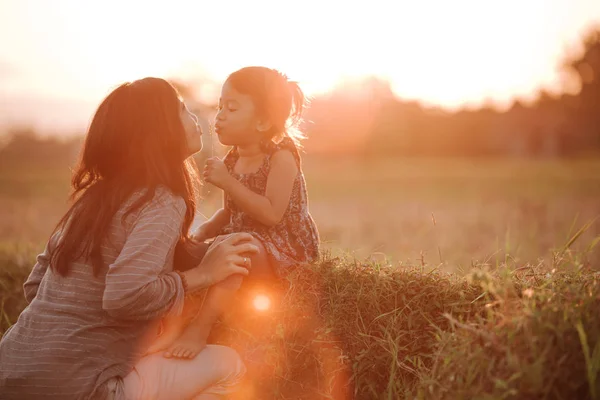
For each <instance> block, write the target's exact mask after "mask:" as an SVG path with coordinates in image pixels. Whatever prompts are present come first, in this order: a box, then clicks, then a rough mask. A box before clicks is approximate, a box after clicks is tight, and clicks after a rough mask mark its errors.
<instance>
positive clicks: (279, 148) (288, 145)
mask: <svg viewBox="0 0 600 400" xmlns="http://www.w3.org/2000/svg"><path fill="white" fill-rule="evenodd" d="M283 151H288V152H290V153H292V155H293V156H294V160H295V161H296V164H298V166H300V164H301V158H300V151H299V150H298V146H296V143H294V141H293V140H292V138H290V137H289V136H286V137H284V138H283V139H281V140H280V141H279V142H277V143H275V142H270V144H269V145H268V150H267V154H269V156H270V157H271V158H272V157H273V156H274V155H275V154H277V153H280V152H283Z"/></svg>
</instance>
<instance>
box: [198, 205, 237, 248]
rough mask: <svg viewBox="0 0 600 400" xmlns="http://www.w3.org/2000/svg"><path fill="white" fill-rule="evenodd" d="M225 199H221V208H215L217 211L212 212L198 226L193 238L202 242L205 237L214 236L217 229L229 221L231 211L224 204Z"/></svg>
mask: <svg viewBox="0 0 600 400" xmlns="http://www.w3.org/2000/svg"><path fill="white" fill-rule="evenodd" d="M226 201H227V200H226V199H223V203H224V204H223V208H221V209H219V210H217V212H216V213H214V214H213V216H212V217H210V218H209V219H208V220H207V221H206V222H204V223H203V224H202V225H200V227H199V228H198V230H197V231H196V233H195V234H194V239H195V240H198V241H200V242H203V241H205V240H206V239H211V238H214V237H215V236H217V233H219V231H220V230H221V229H223V228H224V227H225V225H227V224H228V223H229V219H230V218H231V213H230V211H229V209H228V208H227V206H226V205H225V203H226Z"/></svg>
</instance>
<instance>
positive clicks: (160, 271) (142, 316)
mask: <svg viewBox="0 0 600 400" xmlns="http://www.w3.org/2000/svg"><path fill="white" fill-rule="evenodd" d="M157 196H158V195H157ZM168 196H172V195H170V194H169V195H168ZM184 213H185V203H184V202H183V200H182V199H179V198H177V199H174V198H169V199H157V198H155V199H153V200H152V201H151V202H150V203H149V204H148V205H147V206H146V207H144V209H143V210H142V211H141V212H140V214H139V216H138V218H137V220H136V221H135V222H134V225H133V227H132V229H131V232H130V234H129V236H128V237H127V239H126V242H125V245H124V246H123V249H122V251H121V253H120V254H119V256H118V257H117V259H116V260H115V261H114V262H113V263H112V264H111V265H110V266H109V269H108V273H107V275H106V287H105V289H104V296H103V299H102V307H103V309H104V310H105V311H106V312H107V313H108V314H110V315H111V316H113V317H115V318H121V319H132V320H149V319H154V318H157V317H161V316H163V314H165V313H166V312H167V311H169V310H170V311H172V313H173V314H176V315H179V314H180V313H181V309H182V307H183V301H184V291H183V285H182V282H181V278H180V277H179V275H177V273H175V272H169V273H166V274H165V273H164V268H165V265H166V264H167V263H168V262H169V257H170V256H171V255H172V254H173V253H172V251H173V249H174V247H175V244H176V243H177V241H178V240H179V237H180V236H181V226H182V224H183V218H184Z"/></svg>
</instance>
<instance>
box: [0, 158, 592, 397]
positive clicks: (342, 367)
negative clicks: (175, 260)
mask: <svg viewBox="0 0 600 400" xmlns="http://www.w3.org/2000/svg"><path fill="white" fill-rule="evenodd" d="M304 169H305V173H306V179H307V183H308V189H309V198H310V209H311V212H312V214H313V216H314V218H315V220H316V222H317V224H318V226H319V230H320V232H321V236H322V241H323V247H324V249H325V250H327V251H326V253H327V254H328V255H326V256H325V257H324V260H323V261H322V262H321V263H319V264H318V265H315V266H314V268H312V269H310V270H307V271H303V272H302V273H298V274H296V275H295V276H293V277H291V278H290V281H289V282H286V285H287V286H286V290H285V291H284V293H285V295H284V297H283V299H282V302H281V307H279V308H277V309H276V310H273V311H272V312H271V313H270V314H269V315H255V313H254V314H253V313H245V314H243V310H242V311H240V312H242V314H243V315H240V316H238V318H234V319H232V321H233V320H234V321H236V322H235V323H233V322H231V323H229V324H224V325H222V326H220V327H219V328H218V329H217V334H216V335H215V338H216V339H215V340H218V341H223V342H226V343H229V344H231V345H233V346H235V347H238V348H239V349H240V351H242V352H243V353H244V354H245V355H247V359H248V363H249V365H251V366H252V368H251V372H250V374H249V375H250V378H251V379H249V380H248V383H247V385H246V387H245V391H244V393H243V394H242V395H241V397H240V399H259V398H260V399H270V398H276V399H279V398H281V399H321V398H335V399H350V398H357V399H400V398H410V399H412V398H424V399H429V398H432V399H442V398H443V399H463V398H464V399H475V398H476V399H496V398H508V399H517V398H518V399H521V398H522V399H538V398H539V399H542V398H547V399H574V398H577V399H599V398H600V322H599V320H600V318H598V315H599V314H598V312H599V310H600V278H599V275H598V271H600V246H598V238H599V237H600V220H598V219H597V217H598V216H600V161H594V160H574V161H562V162H557V161H550V160H484V159H482V160H423V159H418V160H416V159H415V160H411V159H407V160H378V161H361V162H356V161H354V162H351V161H348V160H315V159H307V160H306V161H305V167H304ZM66 172H67V173H65V170H54V171H53V170H45V171H43V172H42V171H27V170H19V171H15V170H11V171H8V170H6V171H0V287H1V288H2V295H1V296H0V297H1V298H0V304H1V306H2V312H1V314H0V315H1V317H2V318H1V320H2V322H1V325H0V330H1V331H3V330H4V329H6V327H7V326H9V325H10V323H13V322H14V321H15V320H16V317H17V316H18V313H19V312H20V310H21V309H22V307H24V303H23V300H22V299H21V297H22V294H21V289H20V285H21V283H22V280H23V279H24V278H25V277H26V275H27V273H28V270H29V268H31V266H32V261H33V258H34V256H35V254H36V252H37V251H39V250H41V249H42V246H43V244H44V241H45V240H46V239H47V235H48V234H49V232H50V231H51V230H52V227H53V225H54V224H55V223H56V222H57V220H58V218H59V217H60V216H61V214H62V213H63V212H64V211H65V209H66V206H65V198H66V195H67V192H68V171H66ZM205 192H206V193H205V194H206V198H205V200H204V201H203V203H202V205H201V207H202V211H203V213H204V214H206V215H210V213H211V212H212V210H214V209H215V207H216V205H217V204H218V202H219V200H220V199H219V195H218V193H217V192H216V191H215V190H210V189H209V188H205ZM238 325H239V326H238Z"/></svg>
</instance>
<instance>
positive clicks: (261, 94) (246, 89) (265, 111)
mask: <svg viewBox="0 0 600 400" xmlns="http://www.w3.org/2000/svg"><path fill="white" fill-rule="evenodd" d="M227 82H229V83H230V84H231V85H232V86H233V88H234V89H235V90H236V91H238V92H240V93H242V94H245V95H248V96H250V97H251V98H252V101H253V102H254V106H255V107H256V110H257V113H258V115H259V116H260V117H261V118H263V119H265V120H267V121H269V122H270V123H271V129H269V130H268V131H267V132H265V139H267V140H273V139H282V137H283V136H286V135H287V136H288V137H290V138H291V139H292V140H293V141H294V142H295V143H296V145H298V146H300V141H301V140H302V139H304V135H303V134H302V132H300V130H299V129H298V125H299V124H300V122H301V121H302V112H303V111H304V103H305V100H306V98H305V96H304V93H303V92H302V89H300V86H299V85H298V82H295V81H290V80H288V77H287V76H286V75H285V74H282V73H281V72H279V71H277V70H275V69H271V68H266V67H245V68H242V69H239V70H237V71H235V72H234V73H232V74H231V75H229V77H228V78H227Z"/></svg>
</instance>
